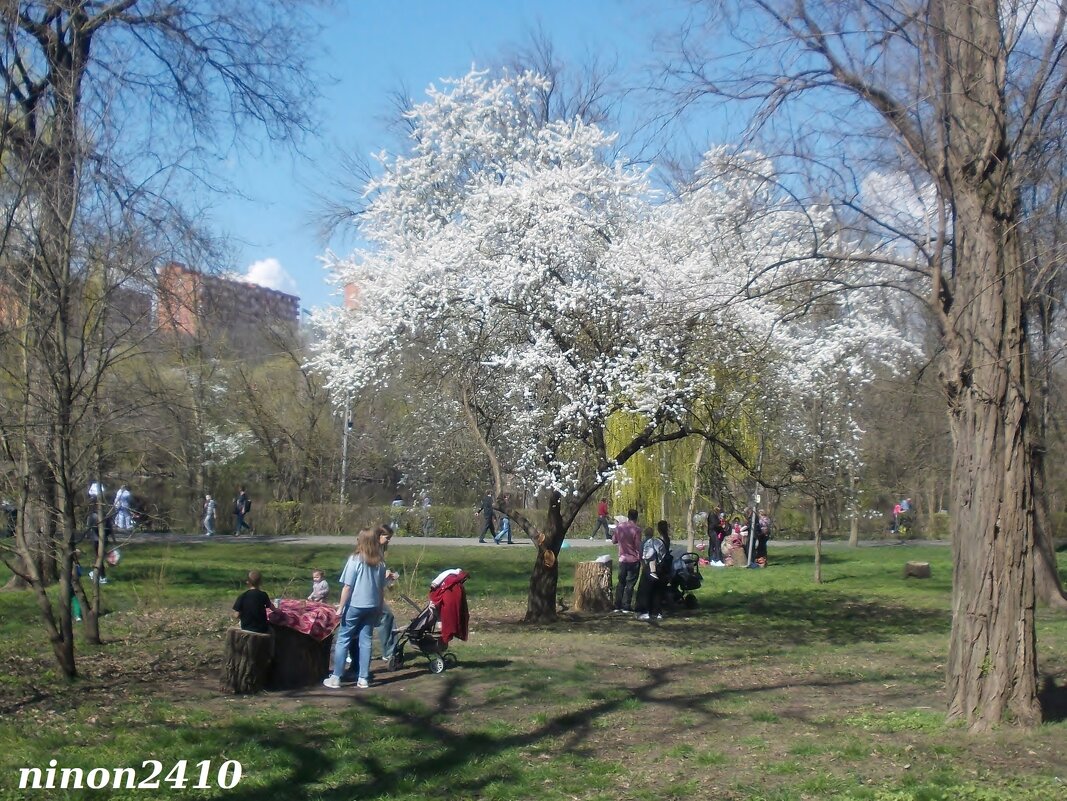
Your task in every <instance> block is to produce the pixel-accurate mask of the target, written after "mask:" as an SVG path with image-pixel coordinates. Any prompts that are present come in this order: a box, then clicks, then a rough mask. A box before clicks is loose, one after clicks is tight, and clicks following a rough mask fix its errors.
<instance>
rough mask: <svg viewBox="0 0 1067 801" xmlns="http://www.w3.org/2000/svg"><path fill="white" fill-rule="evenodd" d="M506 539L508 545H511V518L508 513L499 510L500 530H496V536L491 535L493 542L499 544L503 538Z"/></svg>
mask: <svg viewBox="0 0 1067 801" xmlns="http://www.w3.org/2000/svg"><path fill="white" fill-rule="evenodd" d="M505 538H506V539H507V541H508V545H513V544H514V543H513V542H512V541H511V518H509V517H508V513H507V512H506V511H505V512H501V514H500V530H499V531H497V533H496V536H495V537H493V542H495V543H496V544H497V545H499V544H500V543H501V542H502V541H503V540H504V539H505Z"/></svg>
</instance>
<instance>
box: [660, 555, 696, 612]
mask: <svg viewBox="0 0 1067 801" xmlns="http://www.w3.org/2000/svg"><path fill="white" fill-rule="evenodd" d="M699 564H700V555H699V554H695V553H692V552H690V553H683V554H680V555H679V556H676V557H675V559H674V575H672V576H671V579H670V583H669V584H668V586H667V598H668V600H670V601H673V602H674V603H676V604H679V605H680V606H684V607H685V608H686V609H696V606H697V597H696V596H695V595H694V594H693V591H694V590H699V589H700V585H701V584H702V583H703V579H702V578H701V576H700V567H699Z"/></svg>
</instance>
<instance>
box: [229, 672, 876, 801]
mask: <svg viewBox="0 0 1067 801" xmlns="http://www.w3.org/2000/svg"><path fill="white" fill-rule="evenodd" d="M495 664H496V663H495V661H493V660H489V661H482V662H480V663H477V667H478V668H491V667H494V666H495ZM471 666H472V667H473V666H474V663H471ZM644 674H645V675H644V679H643V680H642V681H640V682H639V683H638V684H637V685H636V686H632V687H629V688H626V689H625V690H623V691H619V692H614V693H608V692H605V693H603V694H602V697H594V698H593V699H591V700H590V701H589V702H588V705H587V706H585V707H584V708H582V709H580V710H576V711H560V712H557V713H555V714H551V715H547V714H537V715H534V716H532V718H531V717H530V715H529V714H527V715H526V716H525V717H520V718H519V719H518V720H515V721H513V722H512V723H511V725H507V726H506V728H505V729H504V730H503V731H493V730H490V729H483V730H476V731H462V730H460V729H459V728H458V727H453V726H452V725H451V721H452V716H453V714H454V712H455V705H456V699H457V698H463V697H467V693H468V690H469V688H470V685H475V684H479V683H481V682H483V681H484V678H485V676H484V673H483V672H482V670H477V671H471V672H465V671H457V672H456V673H452V674H451V675H449V674H444V675H443V676H442V677H441V679H440V681H439V682H438V683H435V684H434V685H433V695H432V696H431V697H427V696H426V695H425V694H424V695H422V696H420V700H421V703H420V704H418V705H415V706H413V705H412V704H411V703H410V702H408V703H405V704H403V705H401V704H398V703H397V702H396V701H394V700H392V699H390V698H388V697H386V696H384V695H375V694H374V693H373V692H371V693H367V694H362V695H359V696H357V697H354V698H353V701H352V707H353V712H354V713H355V712H356V711H357V710H358V712H359V713H362V714H363V715H369V716H371V718H372V719H373V720H374V727H373V729H368V730H366V731H363V732H361V734H360V735H359V737H357V738H356V741H355V744H354V745H353V746H352V747H351V748H350V749H349V750H340V749H339V747H338V746H336V745H335V744H332V743H329V742H323V741H322V740H321V739H320V740H318V741H315V740H313V741H311V742H305V741H298V738H299V737H300V736H301V734H300V733H293V734H285V733H281V732H272V733H271V734H269V735H266V736H265V735H263V734H262V733H261V732H257V731H256V730H255V729H254V728H253V727H250V726H249V725H248V724H245V723H241V724H238V725H236V726H234V727H232V728H233V731H232V732H230V731H225V732H219V734H220V736H224V737H226V738H227V739H229V738H234V739H246V738H247V740H249V741H252V742H255V743H257V745H259V746H262V748H263V750H264V757H263V759H264V762H266V763H269V764H272V765H278V764H286V765H288V766H289V767H288V769H287V771H286V775H285V776H283V777H281V778H277V779H274V780H273V781H272V782H271V783H270V784H268V785H267V786H265V787H264V786H262V785H260V786H258V787H254V788H253V787H251V786H248V787H247V788H243V787H238V788H236V789H235V790H231V791H229V792H228V793H227V794H226V796H225V797H226V799H228V801H233V800H234V799H236V800H237V801H244V799H247V800H248V801H252V800H253V799H256V801H258V799H261V798H286V799H294V801H301V800H302V799H312V798H314V799H323V800H324V801H341V800H342V799H344V801H349V800H350V799H352V798H361V799H384V798H392V797H404V798H410V797H420V798H433V797H436V796H440V797H446V796H447V797H451V798H476V797H481V796H483V795H485V794H486V793H489V789H488V788H489V787H490V786H491V785H493V786H495V787H497V788H499V789H502V788H508V791H507V793H506V794H505V796H504V797H532V796H530V795H529V793H530V792H531V790H533V791H536V790H537V788H543V786H544V785H546V784H548V783H549V782H551V783H552V784H553V787H554V789H555V791H556V792H557V793H560V792H565V790H566V785H567V783H568V782H572V783H574V785H575V791H576V792H577V791H582V792H588V790H589V788H590V784H589V781H590V777H589V776H587V775H582V771H581V770H579V769H578V766H580V765H583V764H586V765H592V764H593V763H591V762H586V761H585V760H586V759H587V758H588V757H591V756H597V755H598V754H597V751H596V748H597V746H596V744H595V743H593V742H591V741H590V740H591V738H593V737H595V736H596V735H597V732H598V730H600V729H605V728H607V727H609V726H613V725H615V722H614V721H615V718H614V717H613V716H617V715H622V716H623V717H625V718H626V719H628V720H630V719H631V718H632V717H633V715H634V714H635V710H638V709H640V708H641V707H642V706H644V705H653V704H654V705H656V706H657V707H661V708H665V709H661V710H660V712H659V714H661V715H662V714H667V715H671V716H674V715H680V714H683V713H684V714H686V715H688V716H699V717H703V718H704V721H705V722H706V723H710V722H712V721H715V720H721V719H723V718H726V717H729V713H727V712H724V711H722V710H721V709H717V708H716V707H717V706H721V704H718V703H717V702H719V701H720V700H723V699H727V698H729V697H730V696H732V695H733V694H734V693H735V692H736V691H735V690H734V689H732V688H731V689H722V690H709V691H706V692H698V693H691V692H684V691H682V690H680V689H679V687H681V686H684V685H685V682H684V674H685V668H684V667H681V666H680V667H672V668H663V669H652V670H646V671H644ZM638 675H640V674H638ZM858 683H860V682H856V681H852V680H842V681H812V682H809V683H807V684H805V685H803V686H806V687H810V688H816V687H824V688H831V689H834V688H843V687H846V686H849V685H853V684H858ZM797 686H798V685H797V683H796V682H795V681H791V682H790V683H789V684H788V685H785V684H782V685H779V684H771V683H768V684H765V685H759V684H757V685H754V686H750V687H747V688H745V692H746V693H750V694H759V693H774V692H777V691H780V690H782V689H786V688H790V689H794V688H796V687H797ZM515 690H516V692H518V693H520V694H521V695H522V697H524V698H525V697H527V696H526V690H525V689H524V688H519V687H516V688H515ZM514 700H515V699H514V698H504V699H499V700H498V701H491V700H486V701H484V702H483V703H482V704H481V706H480V707H479V708H476V709H475V710H474V712H475V715H479V716H481V718H482V719H484V720H487V721H496V722H497V723H498V724H499V723H500V721H505V722H506V720H507V719H506V717H503V715H504V713H506V711H507V709H508V708H511V707H512V705H513V704H514ZM537 708H538V706H537V705H536V702H532V703H531V711H532V710H534V709H537ZM468 711H469V710H468ZM636 714H638V715H640V714H641V713H640V712H639V711H638V712H636ZM531 720H533V725H532V726H531V724H530V721H531ZM630 722H631V723H632V720H630ZM400 733H402V735H403V738H404V739H405V741H406V742H407V744H408V745H407V748H406V750H405V751H404V752H403V753H400V752H399V751H397V750H394V749H393V748H391V747H390V744H395V741H396V740H395V738H396V736H397V735H398V734H400ZM379 739H380V741H381V743H380V744H379V743H378V740H379ZM537 753H540V754H541V755H542V756H543V757H545V760H544V761H542V760H540V759H531V758H530V757H531V755H532V754H537ZM548 755H551V759H548V758H547V757H548ZM619 757H620V759H625V754H620V755H619ZM335 766H342V773H356V774H357V775H358V778H355V779H347V780H346V779H344V778H340V777H337V776H331V775H330V774H331V772H332V771H333V770H334V768H335ZM320 780H326V781H327V783H328V785H329V786H326V787H324V786H322V785H319V784H317V783H318V782H319V781H320ZM309 785H310V786H309ZM494 793H495V795H494V797H496V795H499V790H498V791H494ZM490 794H493V793H490Z"/></svg>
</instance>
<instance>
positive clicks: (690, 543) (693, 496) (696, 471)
mask: <svg viewBox="0 0 1067 801" xmlns="http://www.w3.org/2000/svg"><path fill="white" fill-rule="evenodd" d="M707 444H708V441H707V440H706V439H704V438H703V437H702V438H701V439H700V445H699V446H698V447H697V455H696V458H695V459H694V460H693V490H692V492H690V493H689V511H688V513H687V514H686V518H685V534H686V546H685V549H686V550H687V551H689V552H690V553H692V552H693V551H695V550H696V531H695V530H694V529H693V516H694V515H695V514H696V512H697V498H698V497H699V496H700V464H701V462H703V461H704V448H705V447H706V446H707Z"/></svg>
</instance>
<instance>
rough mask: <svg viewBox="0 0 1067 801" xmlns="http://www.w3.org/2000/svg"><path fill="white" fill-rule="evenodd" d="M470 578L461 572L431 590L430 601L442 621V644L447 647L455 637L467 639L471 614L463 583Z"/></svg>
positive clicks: (464, 572) (465, 572)
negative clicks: (468, 609)
mask: <svg viewBox="0 0 1067 801" xmlns="http://www.w3.org/2000/svg"><path fill="white" fill-rule="evenodd" d="M468 578H469V574H468V573H467V571H465V570H461V571H460V572H459V573H455V574H453V575H451V576H449V577H448V578H446V579H445V580H444V581H442V582H441V585H440V586H438V587H435V588H434V589H432V590H430V601H431V602H432V603H433V604H434V605H435V606H436V607H437V610H438V619H439V620H440V621H441V642H443V643H444V644H445V645H448V643H449V640H451V639H452V638H453V637H459V638H460V639H461V640H466V639H467V624H468V623H469V622H470V612H469V611H467V592H466V590H464V589H463V582H465V581H466V580H467V579H468Z"/></svg>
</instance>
